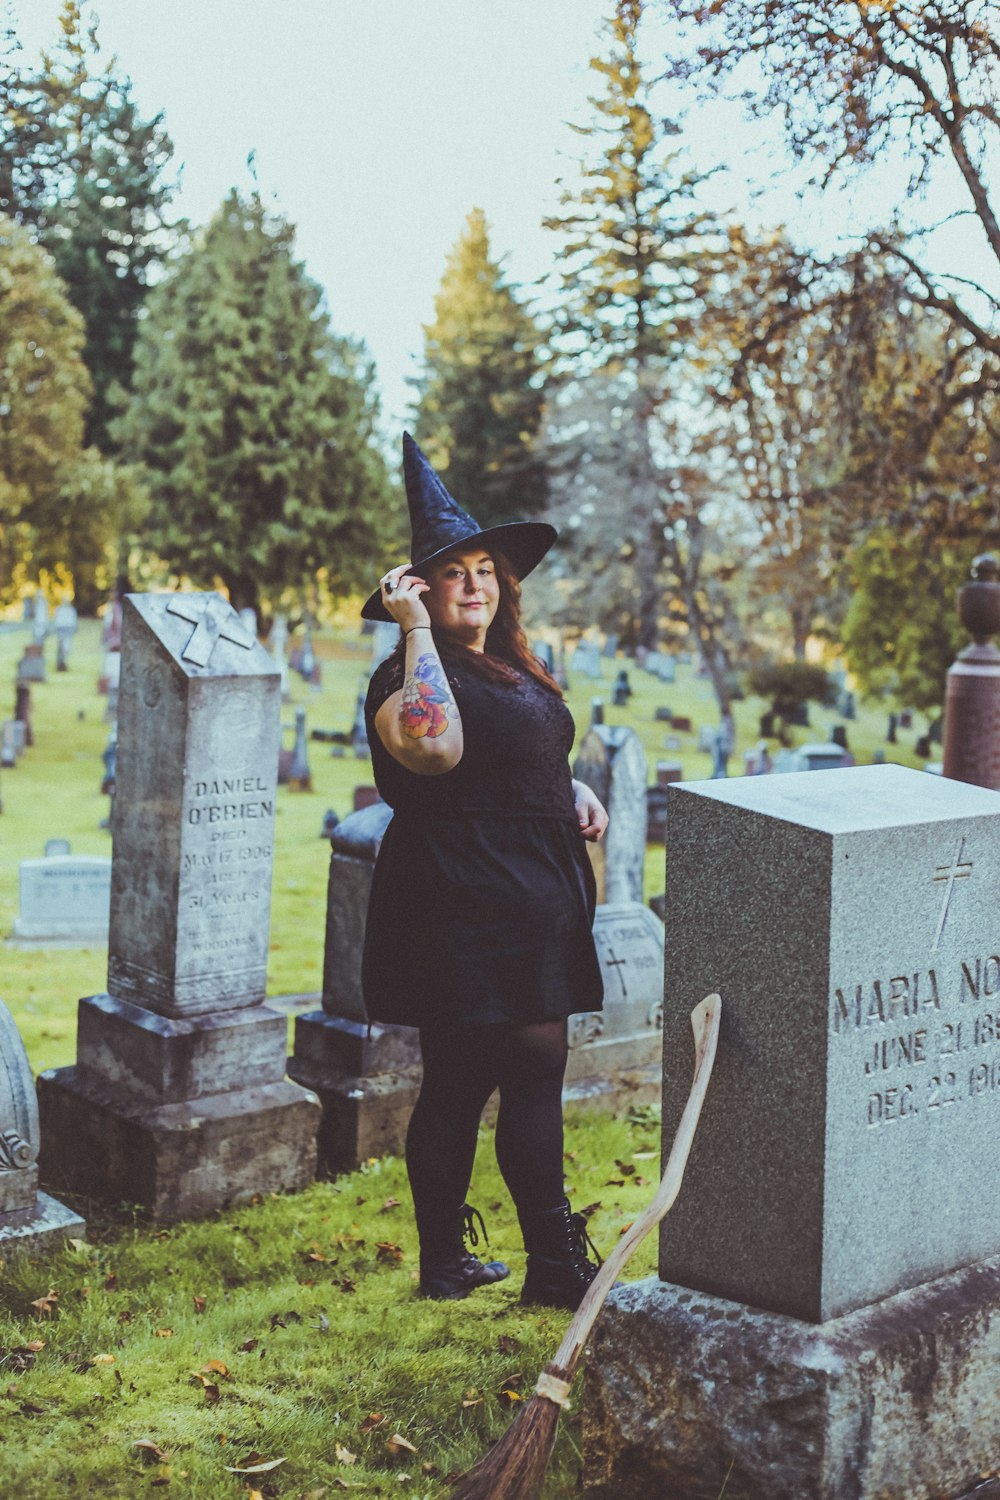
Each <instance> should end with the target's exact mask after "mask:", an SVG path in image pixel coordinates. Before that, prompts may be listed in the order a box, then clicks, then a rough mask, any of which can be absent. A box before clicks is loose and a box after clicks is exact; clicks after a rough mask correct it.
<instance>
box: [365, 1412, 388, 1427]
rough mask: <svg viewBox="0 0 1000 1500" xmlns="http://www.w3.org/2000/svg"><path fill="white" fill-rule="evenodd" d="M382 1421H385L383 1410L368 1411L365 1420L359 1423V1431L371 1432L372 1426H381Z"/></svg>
mask: <svg viewBox="0 0 1000 1500" xmlns="http://www.w3.org/2000/svg"><path fill="white" fill-rule="evenodd" d="M384 1421H385V1412H383V1411H372V1412H369V1413H368V1415H367V1417H365V1420H364V1421H363V1422H362V1424H361V1427H360V1431H361V1432H371V1430H372V1428H373V1427H381V1425H382V1423H383V1422H384Z"/></svg>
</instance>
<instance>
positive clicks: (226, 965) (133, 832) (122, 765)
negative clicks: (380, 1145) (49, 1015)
mask: <svg viewBox="0 0 1000 1500" xmlns="http://www.w3.org/2000/svg"><path fill="white" fill-rule="evenodd" d="M121 654H122V669H121V683H120V694H119V701H118V754H117V765H116V795H115V799H114V812H113V827H112V833H113V839H114V848H113V862H112V876H111V920H110V939H109V953H108V989H107V993H105V994H101V995H93V996H90V997H89V998H87V999H84V1000H81V1002H80V1008H79V1021H78V1030H77V1062H76V1066H75V1067H72V1068H62V1069H59V1070H56V1071H53V1072H48V1073H43V1074H42V1075H41V1077H40V1078H39V1083H38V1094H39V1106H40V1110H41V1115H42V1124H43V1131H42V1135H43V1150H42V1155H41V1169H42V1176H43V1180H44V1181H46V1182H51V1183H55V1184H61V1183H68V1184H71V1185H72V1186H73V1187H74V1188H76V1190H77V1191H83V1192H91V1193H93V1194H94V1195H95V1196H101V1197H105V1198H111V1199H126V1200H128V1201H130V1202H136V1203H140V1204H143V1205H145V1206H146V1207H147V1208H148V1209H149V1211H150V1212H151V1213H152V1215H153V1216H154V1217H156V1218H159V1219H175V1218H182V1217H196V1216H198V1215H200V1214H205V1213H208V1212H211V1211H212V1210H213V1209H215V1208H218V1207H219V1206H220V1205H222V1204H225V1203H228V1202H231V1201H234V1200H237V1199H240V1198H245V1197H249V1196H251V1195H252V1194H254V1193H258V1192H267V1191H275V1190H282V1189H291V1188H299V1187H302V1186H304V1185H305V1184H306V1183H307V1182H308V1181H309V1180H310V1179H311V1177H312V1176H313V1172H314V1166H315V1135H316V1127H317V1122H318V1108H317V1101H316V1100H315V1098H314V1097H313V1096H312V1095H311V1094H309V1093H308V1092H307V1091H306V1090H304V1089H302V1088H299V1087H298V1086H297V1085H295V1084H293V1083H290V1082H289V1081H288V1080H287V1079H286V1078H285V1052H286V1038H285V1030H286V1022H285V1018H284V1016H282V1015H280V1014H278V1013H277V1012H275V1011H272V1010H270V1009H268V1007H267V1006H266V1005H264V1004H263V1000H264V995H265V985H266V973H267V949H268V932H269V921H270V902H271V868H272V860H273V844H274V813H275V792H276V779H277V763H278V736H279V713H280V694H281V686H280V676H279V673H278V670H277V668H276V666H275V664H274V662H273V661H272V660H271V658H270V657H269V656H268V655H267V653H266V652H265V651H264V650H263V648H262V647H261V646H260V645H259V644H258V642H257V641H256V640H255V639H254V637H253V635H252V634H251V633H250V632H249V631H248V630H247V629H246V627H245V626H244V625H243V623H242V622H241V621H240V619H239V617H238V616H237V614H236V612H235V610H233V609H232V607H231V606H230V605H229V604H228V603H227V602H226V601H225V600H224V599H222V598H221V597H220V596H219V595H216V594H179V595H169V594H130V595H128V596H127V598H126V600H125V602H124V605H123V618H122V653H121Z"/></svg>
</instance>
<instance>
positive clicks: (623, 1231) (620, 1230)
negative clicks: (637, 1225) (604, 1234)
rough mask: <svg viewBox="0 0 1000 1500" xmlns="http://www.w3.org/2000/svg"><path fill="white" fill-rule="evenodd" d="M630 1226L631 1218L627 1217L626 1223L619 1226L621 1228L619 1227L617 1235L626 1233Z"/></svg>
mask: <svg viewBox="0 0 1000 1500" xmlns="http://www.w3.org/2000/svg"><path fill="white" fill-rule="evenodd" d="M631 1228H632V1220H631V1219H629V1221H628V1223H627V1224H623V1225H622V1227H621V1229H619V1231H618V1233H619V1235H622V1234H628V1232H629V1230H630V1229H631Z"/></svg>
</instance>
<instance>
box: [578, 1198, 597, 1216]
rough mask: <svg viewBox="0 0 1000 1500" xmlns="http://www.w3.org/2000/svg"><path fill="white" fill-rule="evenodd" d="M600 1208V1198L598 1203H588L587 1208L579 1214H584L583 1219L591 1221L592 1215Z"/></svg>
mask: <svg viewBox="0 0 1000 1500" xmlns="http://www.w3.org/2000/svg"><path fill="white" fill-rule="evenodd" d="M600 1206H601V1200H600V1198H598V1200H597V1202H596V1203H588V1204H587V1206H586V1208H581V1209H580V1210H579V1212H580V1213H582V1214H583V1217H584V1218H585V1219H589V1218H590V1216H591V1214H596V1212H597V1210H598V1209H599V1208H600Z"/></svg>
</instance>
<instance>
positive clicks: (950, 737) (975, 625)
mask: <svg viewBox="0 0 1000 1500" xmlns="http://www.w3.org/2000/svg"><path fill="white" fill-rule="evenodd" d="M998 575H1000V564H998V563H997V559H996V558H995V557H994V556H993V555H992V553H989V552H984V553H982V554H981V555H980V556H979V557H977V558H975V559H974V560H973V563H972V578H971V580H970V582H968V583H967V584H965V585H964V587H962V588H960V589H959V591H958V614H959V618H960V620H961V621H962V624H963V625H964V626H965V628H966V630H967V631H968V632H969V634H970V635H971V636H972V645H971V646H966V648H965V650H964V651H961V652H959V655H958V658H957V660H956V661H954V662H953V663H952V665H951V666H950V667H949V669H948V680H947V685H946V688H945V703H944V774H945V776H949V777H951V778H952V779H953V780H954V781H969V782H972V783H973V784H974V785H976V786H988V787H992V789H993V790H994V791H1000V649H998V647H997V646H996V644H995V642H994V640H993V637H994V636H995V635H997V634H1000V581H998Z"/></svg>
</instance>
